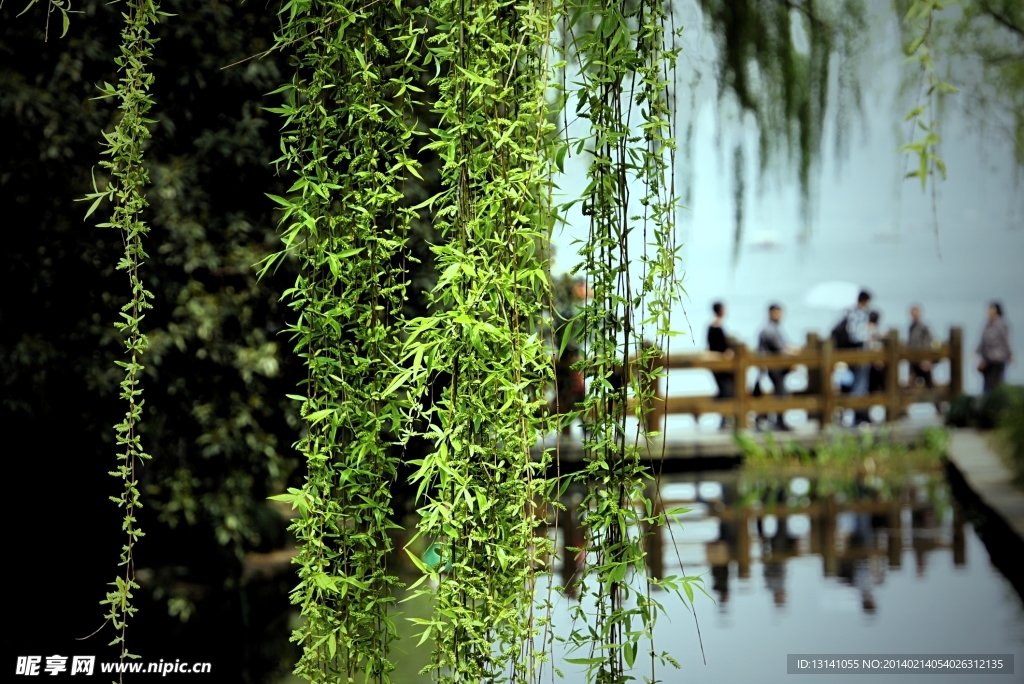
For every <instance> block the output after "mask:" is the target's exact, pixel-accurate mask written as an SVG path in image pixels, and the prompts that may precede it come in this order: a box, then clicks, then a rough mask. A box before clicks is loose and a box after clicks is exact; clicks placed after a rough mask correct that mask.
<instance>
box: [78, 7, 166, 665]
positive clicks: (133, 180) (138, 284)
mask: <svg viewBox="0 0 1024 684" xmlns="http://www.w3.org/2000/svg"><path fill="white" fill-rule="evenodd" d="M122 16H123V17H124V21H125V26H124V29H123V30H122V32H121V54H120V55H119V56H118V57H117V58H115V60H114V63H115V64H116V65H117V67H118V71H119V73H120V74H121V78H120V80H118V82H117V85H111V84H109V83H105V84H104V85H103V87H102V88H101V89H100V90H101V91H102V92H103V95H102V96H101V97H104V98H105V97H116V98H118V99H119V100H120V102H121V105H120V113H121V118H120V120H119V121H118V122H117V125H116V126H115V127H114V130H113V132H111V133H106V132H104V133H103V138H104V146H105V148H106V149H105V150H104V152H103V154H106V155H110V160H109V161H102V162H100V165H101V166H102V167H104V168H106V169H108V170H109V172H110V176H111V179H112V180H111V182H110V184H109V185H108V186H107V188H106V189H105V190H103V191H102V192H100V191H98V190H96V189H95V188H94V190H95V192H92V193H90V194H89V195H87V196H86V198H85V199H87V200H89V199H91V200H93V203H92V205H91V206H90V207H89V211H88V212H87V213H86V218H88V217H89V215H90V214H92V213H93V212H94V211H95V210H96V208H97V207H98V206H99V204H100V202H102V201H103V200H104V199H110V200H112V201H113V202H114V212H113V215H112V216H111V218H110V221H109V222H107V223H100V224H98V226H99V227H101V228H116V229H117V230H119V231H121V235H122V237H123V239H124V256H123V257H122V258H121V260H120V261H119V262H118V264H117V269H118V270H121V271H126V272H127V273H128V276H129V279H130V282H131V300H130V301H129V302H128V303H127V304H125V305H124V306H123V307H121V318H122V319H123V321H121V322H118V323H116V324H115V325H116V327H117V329H118V331H119V332H120V333H121V334H122V335H123V336H124V338H125V341H124V342H125V350H126V352H127V354H128V356H129V360H128V361H117V362H116V363H117V365H118V366H120V367H121V368H123V369H124V372H125V377H124V379H123V380H122V381H121V398H122V399H123V400H124V401H126V402H127V403H128V410H127V412H126V413H125V417H124V420H123V421H121V422H120V423H118V424H117V425H116V426H115V427H114V429H115V430H116V433H117V444H118V446H119V447H121V449H122V451H121V452H120V453H119V454H118V466H117V470H116V471H113V472H111V475H113V476H114V477H117V478H119V479H121V480H122V481H123V482H124V491H123V492H122V493H121V495H120V496H113V497H111V500H112V501H114V502H115V503H116V504H117V505H118V506H120V507H122V508H124V509H125V516H124V522H123V524H122V529H123V530H124V532H125V533H126V534H127V541H126V543H125V544H124V546H123V547H122V550H121V562H120V565H121V566H122V567H123V568H124V570H123V572H122V573H121V574H119V575H118V576H117V577H116V578H115V579H114V581H113V582H111V586H113V587H114V589H113V590H112V591H108V592H107V598H106V599H105V600H104V601H101V604H103V605H107V606H109V613H107V615H106V618H107V619H108V620H109V621H110V622H112V623H113V625H114V629H115V630H117V636H116V637H115V638H114V640H113V641H112V642H111V644H112V645H114V644H119V645H120V648H121V660H122V661H124V659H125V658H136V657H138V656H135V655H132V654H130V653H129V652H128V650H127V645H126V642H125V635H126V631H127V626H128V618H130V617H131V616H132V615H134V614H135V612H136V610H137V608H136V607H135V606H134V605H133V604H132V598H133V597H132V590H133V589H138V588H139V585H138V584H137V583H136V582H135V559H134V551H135V542H136V541H138V539H139V537H142V536H143V533H142V530H141V529H140V528H139V526H138V524H137V521H136V519H135V510H136V509H137V508H141V507H142V503H141V502H140V501H139V489H138V473H137V472H136V470H137V468H138V467H139V466H141V465H142V464H143V463H144V462H145V461H147V460H148V459H149V458H150V456H149V454H147V453H145V451H143V449H142V441H141V437H140V435H139V428H140V423H141V421H142V407H143V404H144V403H145V402H144V400H143V399H142V387H141V385H140V377H139V376H140V374H141V372H142V370H143V368H144V367H143V366H142V364H141V363H140V359H141V357H142V355H143V354H144V353H145V351H146V347H147V345H148V340H147V339H146V335H145V334H144V333H143V332H142V330H141V329H140V327H139V324H140V323H141V322H142V319H143V318H144V317H145V313H144V312H145V311H146V309H150V308H152V305H151V304H150V303H149V301H150V300H151V299H152V298H153V295H152V293H151V292H149V291H148V290H146V289H145V287H144V286H143V283H142V278H141V276H140V275H139V269H140V268H141V267H142V264H143V262H144V261H145V259H147V258H148V255H147V254H146V252H145V250H144V249H143V244H142V242H143V238H144V237H145V236H146V235H147V234H148V233H149V226H147V225H146V223H145V222H144V221H142V218H141V217H142V212H143V211H144V210H145V208H146V207H147V206H148V203H147V202H146V198H145V196H144V195H143V189H144V188H145V187H146V185H147V184H148V183H149V173H148V172H147V171H146V167H145V166H144V165H143V150H144V148H145V143H146V140H148V139H149V137H150V133H149V128H148V124H150V123H152V121H151V120H149V119H147V118H146V113H147V112H148V111H149V109H150V108H151V107H152V106H153V99H152V98H151V97H150V95H149V88H150V86H151V85H152V84H153V74H151V73H150V72H149V71H148V63H149V61H150V59H151V58H152V51H153V45H154V44H155V43H156V40H155V39H154V38H152V36H150V32H149V29H150V26H151V25H153V24H155V23H156V22H157V21H158V20H159V17H160V16H167V15H166V14H165V13H163V12H160V11H159V8H158V5H157V3H156V2H154V0H133V1H131V2H128V3H127V4H126V8H125V11H124V13H123V15H122Z"/></svg>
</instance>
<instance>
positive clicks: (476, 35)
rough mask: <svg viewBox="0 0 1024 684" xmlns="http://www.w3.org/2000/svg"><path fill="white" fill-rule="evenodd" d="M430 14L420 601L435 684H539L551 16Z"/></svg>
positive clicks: (467, 8)
mask: <svg viewBox="0 0 1024 684" xmlns="http://www.w3.org/2000/svg"><path fill="white" fill-rule="evenodd" d="M429 11H430V14H431V17H432V18H433V19H434V20H435V21H436V22H437V23H438V28H437V35H436V36H435V37H434V38H433V39H432V45H431V48H430V56H429V59H430V60H431V61H434V62H435V63H436V64H437V69H438V73H439V76H438V77H437V78H436V79H435V80H434V82H433V85H436V87H437V88H438V92H439V94H440V95H439V98H438V101H437V103H436V106H435V112H436V113H437V115H438V116H439V118H440V123H439V124H438V128H437V129H435V130H433V131H432V132H433V133H434V135H435V139H434V140H433V141H432V142H431V143H429V144H428V145H427V148H428V149H431V150H434V151H436V153H437V155H438V156H439V158H440V161H441V164H442V168H441V181H442V184H443V189H442V191H441V192H440V193H438V194H437V195H435V196H434V197H432V198H431V199H429V200H428V201H427V202H426V203H425V205H427V206H429V207H430V208H431V209H432V210H433V212H434V217H435V219H434V228H435V229H436V230H437V231H438V233H439V234H440V235H441V237H442V239H443V240H444V242H443V244H440V245H438V246H436V247H435V248H434V253H435V255H436V263H437V268H438V271H439V272H440V278H439V280H438V282H437V285H436V287H435V288H434V289H433V291H432V292H431V295H430V301H431V305H432V308H433V309H434V310H435V312H436V313H434V314H433V315H430V316H427V317H423V318H420V319H417V320H414V321H412V322H410V325H409V336H408V340H407V343H406V352H405V357H406V360H407V362H409V363H410V364H411V365H410V367H409V370H408V371H407V372H408V373H409V384H410V386H411V388H412V396H413V397H414V398H415V401H416V404H417V411H416V413H415V416H414V417H416V418H419V419H421V420H423V421H425V422H426V423H427V429H426V433H425V435H424V436H425V437H426V438H427V440H429V441H430V442H432V443H433V449H432V450H431V451H430V453H428V454H426V455H425V456H424V457H423V458H422V459H421V460H418V461H414V462H413V463H414V464H415V465H418V466H419V470H418V472H416V473H415V474H414V476H413V481H414V482H416V483H418V486H419V488H418V494H417V499H418V501H419V503H420V509H419V510H420V514H421V520H420V523H419V526H418V527H419V530H418V535H417V536H419V537H422V538H425V539H426V540H427V542H428V543H431V544H432V545H433V547H432V548H436V549H438V550H439V553H438V560H437V562H436V563H434V564H433V567H431V566H429V565H427V564H425V563H423V562H421V561H419V560H418V559H416V558H415V557H414V561H415V562H417V563H418V564H420V566H421V568H422V569H423V570H424V571H425V573H426V575H425V577H424V578H423V579H422V580H421V581H420V582H417V585H420V584H421V583H422V582H424V581H426V580H427V579H428V578H430V580H431V582H433V583H435V584H436V585H437V589H436V592H432V591H431V590H429V589H427V588H426V587H422V588H419V589H418V591H419V592H420V593H433V595H434V615H433V618H432V619H429V620H419V621H418V622H419V623H420V624H421V625H422V626H423V628H424V631H423V632H422V634H421V640H426V639H433V641H434V650H433V660H432V664H431V666H430V669H431V670H433V671H434V673H435V677H436V679H437V680H438V681H440V682H474V683H475V682H498V681H522V680H528V681H532V680H533V679H534V678H535V677H536V676H537V675H536V673H537V671H538V668H539V666H540V663H541V662H543V660H544V654H543V653H540V652H537V651H536V650H535V646H534V637H535V636H536V635H537V627H538V621H536V620H535V619H534V597H533V591H532V587H533V574H534V572H535V561H536V559H537V558H538V557H539V556H541V555H543V553H544V550H545V549H546V548H547V546H548V544H549V542H548V541H547V540H546V539H538V538H537V526H538V524H539V523H540V522H541V520H540V517H539V515H538V510H539V509H538V507H537V505H536V502H537V501H538V500H541V499H542V498H543V496H544V495H545V492H546V489H547V483H546V482H545V480H544V469H545V467H546V461H544V460H541V461H539V462H537V461H534V460H533V459H532V457H531V449H532V447H533V446H534V444H535V443H536V440H537V436H538V426H539V424H540V420H541V416H540V413H541V411H542V409H543V407H544V404H545V402H544V398H543V393H542V388H544V387H547V386H549V385H550V384H551V380H552V375H553V366H552V362H551V357H550V353H549V349H548V347H547V346H546V345H545V343H544V340H543V337H542V335H541V334H540V325H539V324H540V314H541V312H542V311H543V310H546V308H547V306H548V302H547V290H548V283H547V274H546V269H547V262H546V255H547V253H548V249H547V245H546V244H545V240H546V237H547V230H548V225H549V222H550V217H549V210H548V208H547V207H548V206H549V205H548V203H547V201H546V197H547V187H548V186H547V181H548V176H549V173H550V164H551V162H550V161H549V160H551V159H552V158H553V155H552V149H551V147H552V145H553V135H552V134H553V129H554V126H553V124H551V123H549V122H548V120H547V116H546V115H547V105H546V102H545V93H546V89H547V84H548V80H549V79H548V73H549V64H548V58H549V50H550V48H549V47H548V46H549V37H550V35H551V32H552V29H553V23H554V22H553V17H554V16H555V14H554V9H553V7H552V6H551V5H549V4H548V3H546V2H537V3H526V4H515V3H512V2H494V1H489V0H433V2H431V4H430V9H429ZM435 383H436V384H437V385H438V386H439V392H437V394H439V396H434V397H433V401H432V402H430V401H429V398H428V392H429V390H430V388H431V386H432V385H434V384H435ZM428 402H429V403H428ZM538 551H539V552H540V553H538Z"/></svg>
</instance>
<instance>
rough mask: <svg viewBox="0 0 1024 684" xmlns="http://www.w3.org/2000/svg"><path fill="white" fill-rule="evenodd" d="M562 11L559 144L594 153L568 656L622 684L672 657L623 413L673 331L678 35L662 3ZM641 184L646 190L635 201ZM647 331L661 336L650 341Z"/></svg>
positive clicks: (602, 0)
mask: <svg viewBox="0 0 1024 684" xmlns="http://www.w3.org/2000/svg"><path fill="white" fill-rule="evenodd" d="M566 12H567V15H566V16H567V21H566V22H565V23H564V27H563V30H564V31H565V32H566V33H567V38H568V40H567V41H566V44H567V45H568V46H570V47H569V48H568V49H567V51H566V53H567V55H566V56H567V57H569V58H570V59H575V61H576V64H577V65H578V69H577V71H576V74H577V77H578V78H579V81H578V82H577V83H576V84H575V86H576V89H575V91H574V93H573V96H574V97H575V100H576V104H577V111H578V113H579V116H580V117H581V118H582V119H585V120H586V121H587V122H588V127H589V130H588V131H587V133H586V134H585V135H583V136H581V137H579V138H577V139H570V140H568V141H567V142H568V143H569V144H570V146H571V145H575V148H576V152H577V154H579V153H581V152H583V150H587V151H588V152H589V154H590V160H589V161H590V166H589V170H588V178H589V181H590V182H589V184H588V186H587V188H586V190H585V192H584V194H583V196H582V197H581V198H579V200H574V201H573V202H571V203H570V205H571V204H575V203H576V202H577V201H579V202H582V205H583V214H584V216H587V217H589V222H590V230H589V235H588V238H587V240H586V241H585V242H583V243H582V244H581V246H580V249H579V254H580V256H581V259H582V263H581V266H580V267H579V269H578V270H579V271H582V272H583V273H584V274H585V277H586V279H587V284H588V286H589V289H591V290H592V291H593V293H594V296H593V299H592V300H591V301H590V302H589V303H588V304H586V305H585V306H584V307H583V308H582V310H581V311H580V313H579V315H578V316H577V317H576V319H575V322H574V326H573V327H575V328H576V329H578V330H581V331H582V339H583V341H584V345H585V351H584V354H583V360H582V361H581V362H580V363H579V367H580V368H581V370H582V371H583V373H584V374H585V375H586V376H587V377H589V378H591V383H590V387H589V390H588V394H587V398H586V401H585V402H584V405H583V408H582V411H581V415H582V416H583V418H584V428H585V430H586V432H587V436H586V437H585V439H584V444H583V447H584V450H585V461H586V467H585V469H584V470H583V471H582V472H581V473H580V474H579V475H578V476H577V479H578V480H579V481H580V482H581V483H583V484H584V485H585V486H586V491H587V493H586V495H585V496H584V498H583V501H582V503H581V504H580V508H579V511H578V516H579V518H580V520H581V524H582V525H583V526H584V528H585V530H586V541H585V544H586V546H585V547H584V548H580V549H574V551H575V552H577V553H581V554H586V556H585V557H586V559H587V560H586V564H585V567H584V568H583V571H582V577H581V578H580V580H579V585H578V586H579V592H580V599H579V602H578V603H577V604H576V605H575V606H574V608H573V618H574V623H577V626H576V627H575V628H574V629H573V630H572V632H571V634H570V635H569V638H568V642H569V645H570V648H571V649H572V650H574V651H577V652H581V653H582V657H576V658H569V659H567V662H569V663H573V664H580V665H585V666H586V667H587V670H588V680H589V681H592V682H598V683H601V684H605V683H608V684H613V683H614V684H618V683H619V682H625V681H628V680H630V679H632V675H631V674H630V672H631V670H633V668H634V667H635V666H636V663H637V659H638V658H639V657H646V656H649V657H650V661H651V675H650V678H651V679H650V681H653V680H654V677H655V673H654V670H655V665H656V662H659V661H660V662H661V663H665V662H669V663H673V664H675V661H674V660H673V659H672V657H671V656H670V655H669V654H668V653H667V652H665V651H662V652H660V653H659V652H657V651H656V650H655V648H654V643H653V642H654V636H653V634H654V631H653V630H654V624H655V621H656V618H657V615H658V613H659V612H660V611H661V610H662V606H661V605H660V604H659V603H658V602H657V601H656V600H653V599H652V597H651V591H650V590H651V587H652V586H653V584H654V583H655V580H653V579H651V578H649V577H647V572H646V565H645V556H646V540H647V536H648V534H647V532H645V531H644V530H649V529H650V528H651V527H652V526H654V525H658V524H662V523H663V522H664V514H663V513H661V512H659V510H660V509H659V508H658V507H657V503H658V502H657V494H656V490H655V496H654V500H652V499H651V498H650V497H649V496H647V493H648V491H649V488H648V483H649V480H650V479H651V476H650V474H649V470H648V467H647V466H645V465H644V464H643V463H642V457H643V453H642V451H643V447H642V446H641V444H640V435H639V432H638V433H637V434H636V436H635V437H632V438H631V437H630V436H628V434H627V423H626V419H627V417H629V416H633V417H636V418H637V419H638V420H639V421H640V423H641V424H644V422H645V414H646V412H647V411H648V410H650V408H649V407H650V405H651V402H652V400H653V397H654V388H655V386H656V383H657V382H658V381H659V378H660V377H661V376H662V375H663V373H662V371H661V369H660V368H659V367H658V356H659V353H660V352H659V351H658V347H659V346H664V344H665V342H666V340H667V338H668V337H669V336H670V335H671V334H672V331H671V320H670V312H671V310H672V308H673V305H674V304H675V303H676V302H677V301H678V299H679V297H680V295H681V293H682V289H681V287H680V283H679V278H678V269H679V251H678V247H677V246H676V244H675V219H676V213H677V211H678V203H677V198H676V193H675V183H674V168H675V165H674V161H675V147H676V145H675V138H674V107H673V104H672V98H673V94H672V86H673V82H674V73H675V61H676V58H677V56H678V54H679V50H678V48H676V47H675V46H674V39H675V37H676V35H677V33H678V31H677V30H676V29H675V27H674V26H673V25H672V17H671V15H670V14H669V13H668V12H667V11H666V7H665V5H664V4H663V3H661V2H659V1H658V0H642V1H641V2H636V3H626V4H620V3H615V2H608V1H607V0H587V1H584V2H579V3H569V4H567V6H566ZM636 186H639V187H640V188H641V189H642V192H640V193H639V195H640V196H639V198H631V193H632V192H633V191H634V188H635V187H636ZM638 233H639V236H638V235H637V234H638ZM636 237H640V238H641V240H642V242H641V243H640V245H639V246H638V245H636V244H635V243H636V240H635V238H636ZM637 252H639V254H638V253H637ZM634 261H639V262H640V264H641V265H642V270H643V274H642V278H641V279H640V281H639V283H635V282H634V281H633V279H632V278H631V277H630V275H631V274H630V266H631V264H632V263H633V262H634ZM638 316H639V318H638ZM650 328H653V329H654V331H653V332H654V335H655V336H656V338H657V343H658V344H654V343H652V341H651V340H648V339H645V333H647V332H648V331H649V330H650ZM655 436H656V435H655V434H654V433H653V432H652V433H651V434H648V435H647V437H648V438H653V437H655ZM661 585H662V586H663V587H665V588H669V589H672V590H675V591H676V592H678V593H679V595H680V597H682V593H683V592H685V593H686V595H687V599H688V600H691V601H692V599H693V595H694V594H693V591H694V587H697V588H698V589H699V588H700V580H699V578H696V577H684V578H677V577H669V578H665V579H664V580H662V581H661ZM591 604H593V605H594V606H595V608H594V612H593V613H592V614H591V613H589V612H588V611H589V608H588V606H589V605H591ZM579 623H582V624H579ZM644 642H647V644H648V646H647V647H646V648H644V646H643V643H644Z"/></svg>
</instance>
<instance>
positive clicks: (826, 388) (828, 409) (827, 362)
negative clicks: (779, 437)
mask: <svg viewBox="0 0 1024 684" xmlns="http://www.w3.org/2000/svg"><path fill="white" fill-rule="evenodd" d="M832 365H833V361H832V338H831V337H826V338H825V339H824V340H822V341H821V343H820V344H819V345H818V368H820V369H821V390H820V396H821V429H822V430H824V429H825V428H826V427H828V426H829V425H831V424H832V411H834V410H835V398H834V397H833V396H832Z"/></svg>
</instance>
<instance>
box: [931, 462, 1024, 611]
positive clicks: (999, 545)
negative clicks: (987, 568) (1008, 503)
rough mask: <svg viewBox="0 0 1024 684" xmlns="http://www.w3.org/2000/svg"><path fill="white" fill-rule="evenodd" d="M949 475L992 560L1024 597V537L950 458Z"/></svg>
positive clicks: (951, 485) (947, 468) (947, 474)
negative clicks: (976, 488) (983, 497)
mask: <svg viewBox="0 0 1024 684" xmlns="http://www.w3.org/2000/svg"><path fill="white" fill-rule="evenodd" d="M946 477H947V478H948V480H949V485H950V489H951V490H952V492H953V495H954V496H955V497H956V499H957V500H958V501H959V502H960V503H961V504H962V505H963V508H964V516H965V517H966V519H967V520H968V521H969V522H970V523H971V524H972V525H974V529H975V531H976V532H977V533H978V537H979V538H981V541H982V542H984V544H985V548H986V549H987V550H988V553H989V556H991V558H992V564H993V565H994V566H996V568H998V569H999V572H1001V573H1003V574H1004V575H1005V576H1006V578H1007V579H1008V580H1010V584H1012V585H1013V588H1014V589H1016V590H1017V593H1018V594H1019V595H1020V597H1021V599H1024V568H1022V566H1021V561H1020V559H1021V558H1024V540H1022V539H1021V538H1020V537H1018V536H1017V535H1016V534H1015V533H1014V531H1013V530H1012V529H1010V526H1009V525H1007V524H1006V521H1005V520H1003V519H1002V517H1000V516H999V515H998V514H997V513H996V512H995V511H993V510H992V509H991V508H989V507H988V506H987V505H986V504H985V502H984V501H982V500H981V498H980V497H979V496H978V495H977V494H975V492H974V490H972V489H971V488H970V487H969V486H968V485H967V482H966V481H965V480H964V476H963V475H962V474H961V473H960V471H959V470H957V468H956V466H954V465H953V464H952V463H950V462H948V461H947V462H946Z"/></svg>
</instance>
